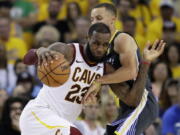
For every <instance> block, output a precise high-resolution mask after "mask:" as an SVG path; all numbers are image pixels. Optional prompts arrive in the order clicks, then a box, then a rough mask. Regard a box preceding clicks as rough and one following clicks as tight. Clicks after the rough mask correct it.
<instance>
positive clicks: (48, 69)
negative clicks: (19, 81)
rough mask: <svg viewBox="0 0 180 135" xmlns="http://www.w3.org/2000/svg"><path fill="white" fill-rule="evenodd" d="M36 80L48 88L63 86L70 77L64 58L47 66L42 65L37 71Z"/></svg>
mask: <svg viewBox="0 0 180 135" xmlns="http://www.w3.org/2000/svg"><path fill="white" fill-rule="evenodd" d="M37 74H38V78H39V79H40V80H41V82H42V83H44V84H46V85H48V86H49V87H58V86H61V85H62V84H64V83H65V82H66V81H67V80H68V78H69V75H70V67H69V63H68V61H67V60H66V59H65V58H64V57H60V58H58V60H53V63H51V62H48V63H47V65H45V63H42V64H41V65H40V66H39V67H38V70H37Z"/></svg>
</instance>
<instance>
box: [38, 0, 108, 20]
mask: <svg viewBox="0 0 180 135" xmlns="http://www.w3.org/2000/svg"><path fill="white" fill-rule="evenodd" d="M69 2H77V3H78V4H79V6H80V8H81V10H82V14H83V15H86V13H87V9H88V1H87V0H67V1H65V2H64V4H63V5H62V7H61V9H60V11H59V15H58V19H65V18H66V6H67V4H68V3H69ZM104 2H110V0H100V3H104ZM48 17H49V15H48V3H44V4H42V5H40V7H39V11H38V21H44V20H46V19H47V18H48Z"/></svg>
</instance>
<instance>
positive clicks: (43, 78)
mask: <svg viewBox="0 0 180 135" xmlns="http://www.w3.org/2000/svg"><path fill="white" fill-rule="evenodd" d="M43 67H44V70H45V71H46V72H48V71H47V70H46V68H45V66H44V64H43ZM45 76H46V75H45ZM45 78H46V79H47V83H48V85H49V84H50V83H49V79H48V77H45ZM43 79H44V78H43V77H42V80H43Z"/></svg>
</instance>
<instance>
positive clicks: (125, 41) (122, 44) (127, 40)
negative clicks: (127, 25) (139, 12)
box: [114, 33, 137, 52]
mask: <svg viewBox="0 0 180 135" xmlns="http://www.w3.org/2000/svg"><path fill="white" fill-rule="evenodd" d="M133 44H134V45H133ZM114 45H115V46H114V47H115V50H120V51H122V52H124V51H126V50H137V45H136V42H135V40H134V38H133V37H132V36H131V35H129V34H127V33H120V34H118V35H117V37H116V38H115V40H114ZM133 48H134V49H133Z"/></svg>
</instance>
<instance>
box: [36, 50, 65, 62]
mask: <svg viewBox="0 0 180 135" xmlns="http://www.w3.org/2000/svg"><path fill="white" fill-rule="evenodd" d="M36 54H37V56H38V65H41V64H42V63H44V64H45V65H47V64H48V62H51V63H53V60H55V59H56V60H57V59H59V58H60V57H64V55H62V54H61V53H58V52H56V51H52V50H50V49H48V48H44V47H40V48H39V49H37V51H36Z"/></svg>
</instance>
